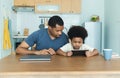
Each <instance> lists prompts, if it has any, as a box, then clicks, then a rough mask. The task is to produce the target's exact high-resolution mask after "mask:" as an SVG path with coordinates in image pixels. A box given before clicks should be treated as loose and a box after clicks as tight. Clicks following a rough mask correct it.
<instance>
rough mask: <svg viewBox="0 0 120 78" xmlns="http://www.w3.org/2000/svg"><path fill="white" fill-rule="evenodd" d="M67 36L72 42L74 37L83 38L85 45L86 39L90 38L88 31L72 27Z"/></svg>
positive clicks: (79, 27) (80, 27)
mask: <svg viewBox="0 0 120 78" xmlns="http://www.w3.org/2000/svg"><path fill="white" fill-rule="evenodd" d="M67 34H68V37H69V38H70V40H72V39H73V38H74V37H81V38H82V39H83V43H84V40H85V38H86V37H87V36H88V33H87V30H86V29H85V28H84V27H82V26H72V27H71V28H70V29H69V31H68V33H67Z"/></svg>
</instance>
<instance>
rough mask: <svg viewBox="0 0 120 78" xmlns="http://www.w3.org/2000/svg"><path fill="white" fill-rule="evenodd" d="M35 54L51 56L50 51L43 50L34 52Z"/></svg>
mask: <svg viewBox="0 0 120 78" xmlns="http://www.w3.org/2000/svg"><path fill="white" fill-rule="evenodd" d="M34 54H36V55H46V54H49V50H47V49H43V50H40V51H36V52H34Z"/></svg>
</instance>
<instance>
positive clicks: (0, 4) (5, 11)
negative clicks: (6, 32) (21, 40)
mask: <svg viewBox="0 0 120 78" xmlns="http://www.w3.org/2000/svg"><path fill="white" fill-rule="evenodd" d="M12 4H13V1H12V0H0V32H1V33H0V58H3V57H5V56H7V55H9V54H10V53H11V49H6V50H3V29H4V22H3V21H4V18H9V19H11V18H12V17H11V16H12V15H11V12H12V10H11V6H12Z"/></svg>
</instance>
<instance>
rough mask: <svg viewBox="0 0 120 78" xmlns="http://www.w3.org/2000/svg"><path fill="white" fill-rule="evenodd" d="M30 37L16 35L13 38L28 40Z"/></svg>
mask: <svg viewBox="0 0 120 78" xmlns="http://www.w3.org/2000/svg"><path fill="white" fill-rule="evenodd" d="M27 37H28V36H23V35H19V36H18V35H15V36H13V38H27Z"/></svg>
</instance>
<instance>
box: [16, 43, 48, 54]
mask: <svg viewBox="0 0 120 78" xmlns="http://www.w3.org/2000/svg"><path fill="white" fill-rule="evenodd" d="M29 47H30V46H29V45H28V44H27V43H26V42H25V41H23V42H22V43H21V44H20V45H19V46H18V47H17V49H16V53H17V54H36V55H40V54H49V50H46V49H44V50H40V51H36V50H28V48H29Z"/></svg>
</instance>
